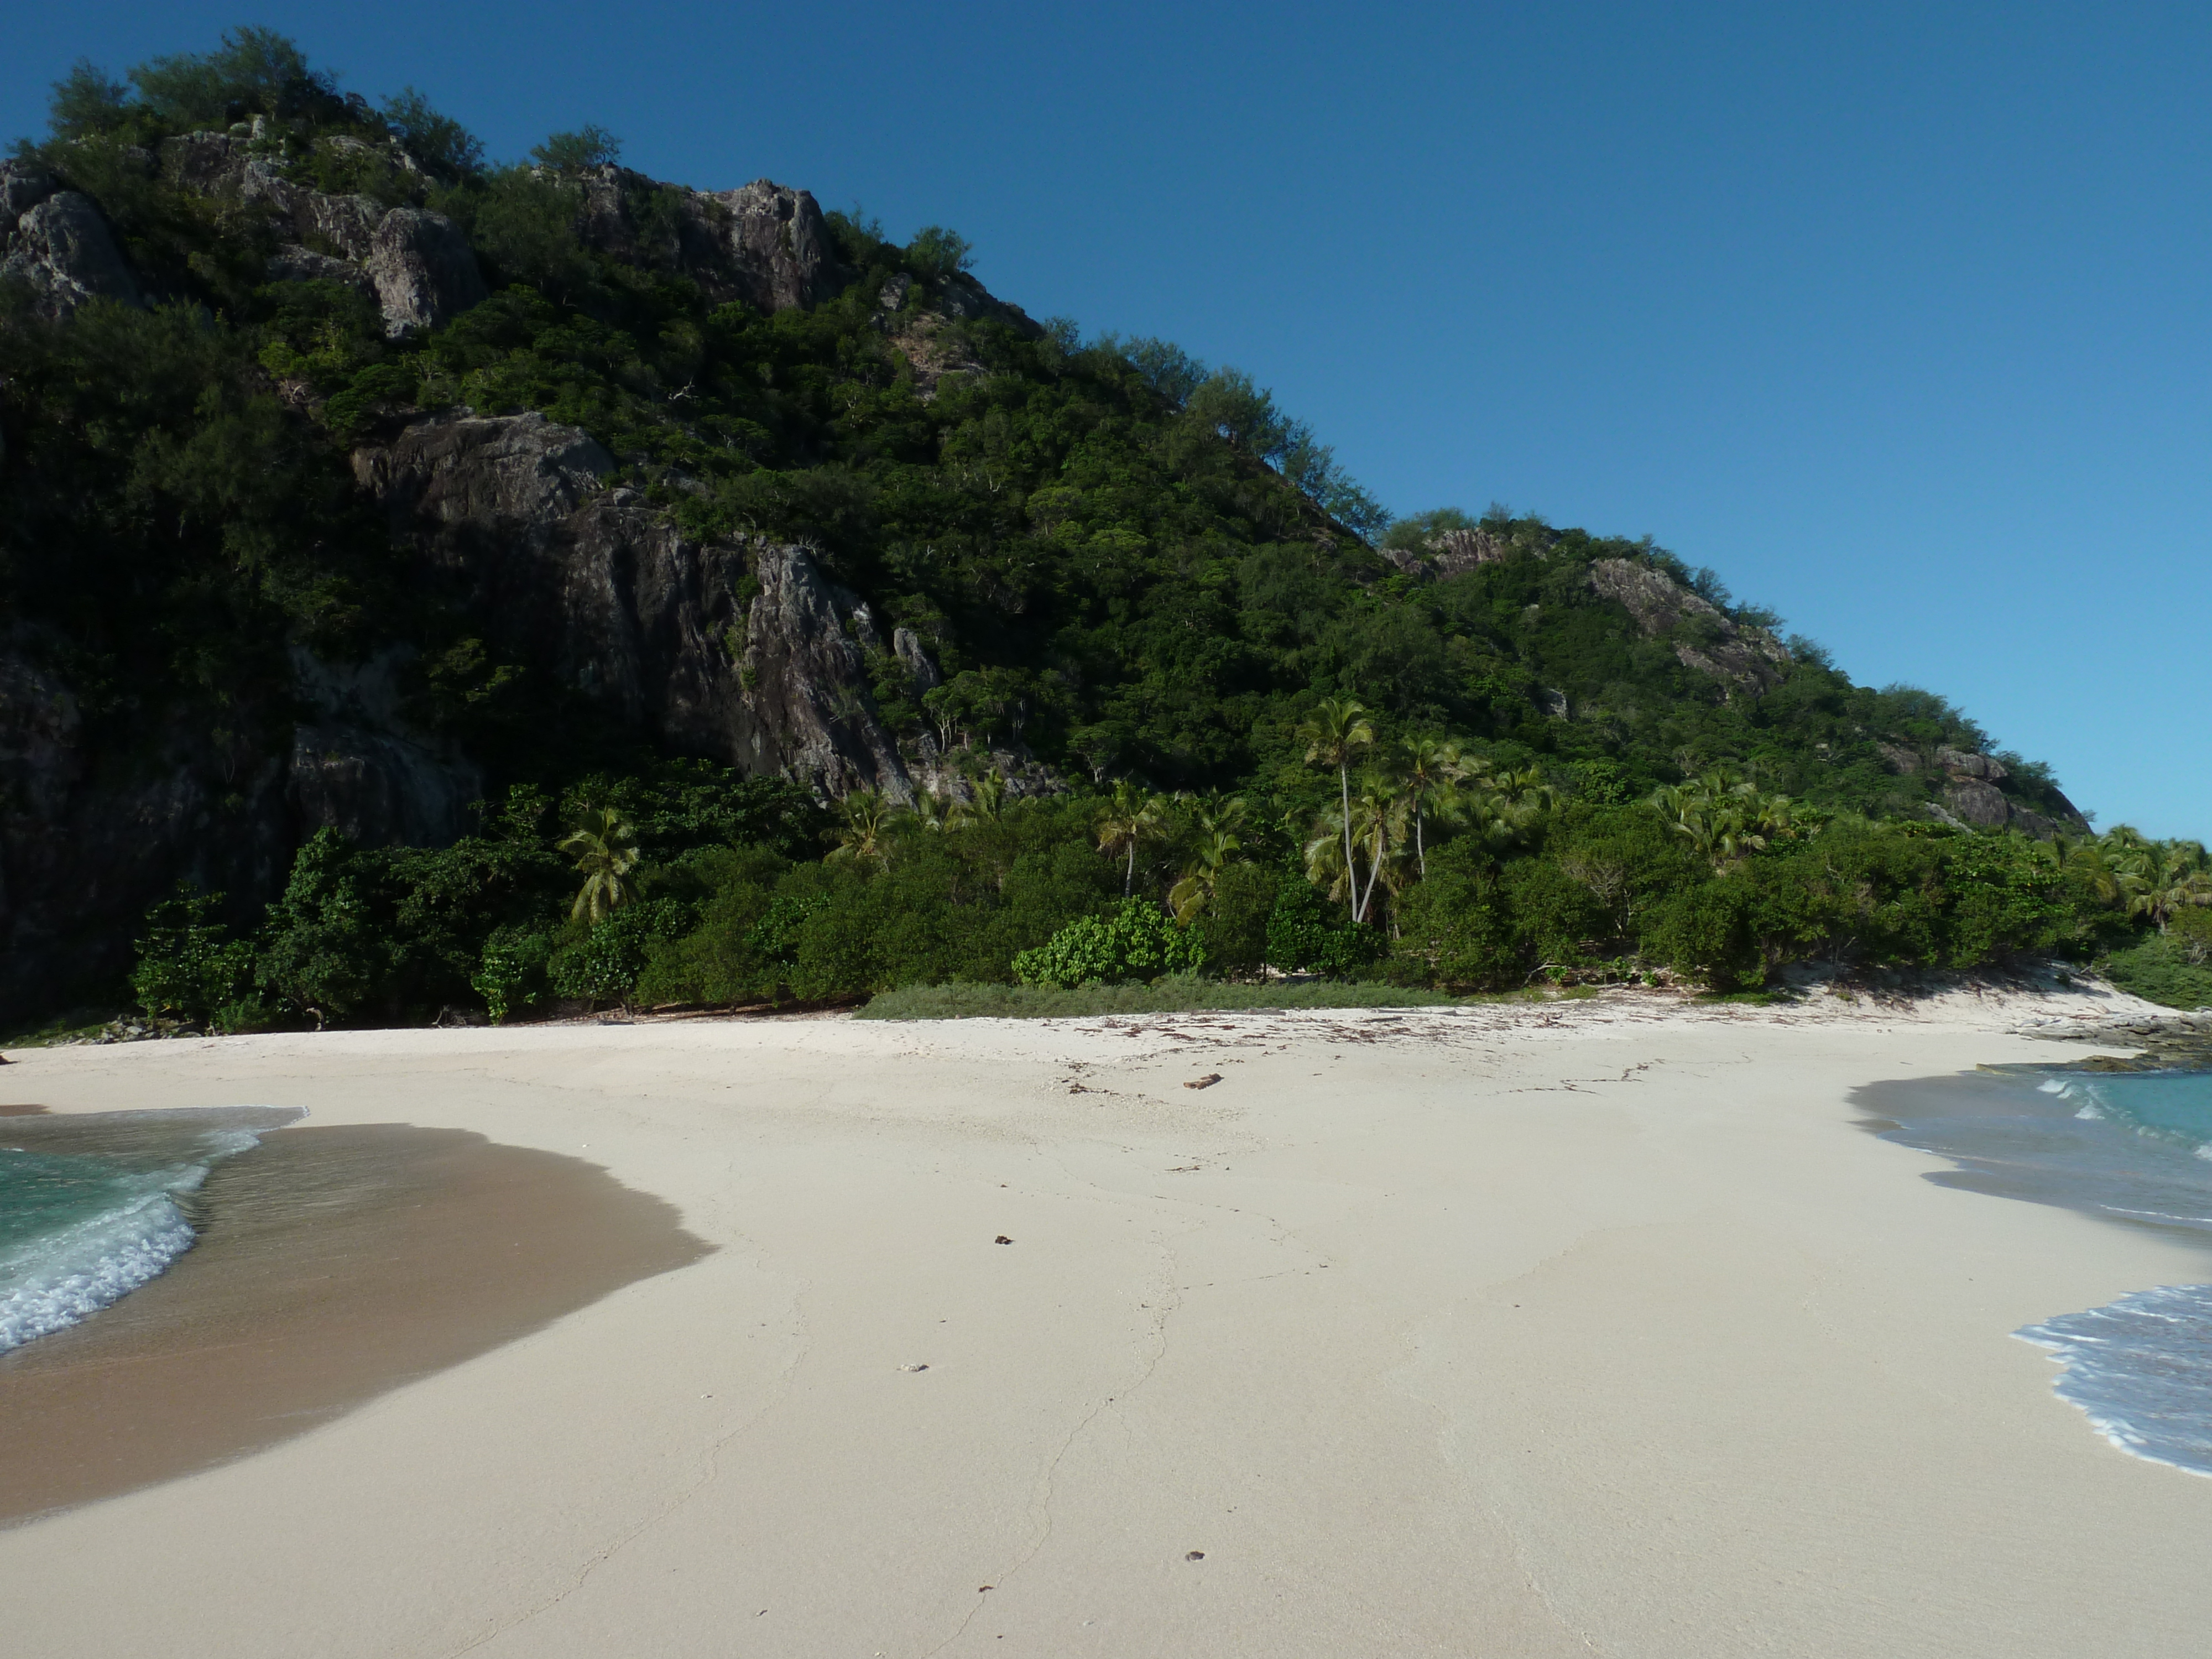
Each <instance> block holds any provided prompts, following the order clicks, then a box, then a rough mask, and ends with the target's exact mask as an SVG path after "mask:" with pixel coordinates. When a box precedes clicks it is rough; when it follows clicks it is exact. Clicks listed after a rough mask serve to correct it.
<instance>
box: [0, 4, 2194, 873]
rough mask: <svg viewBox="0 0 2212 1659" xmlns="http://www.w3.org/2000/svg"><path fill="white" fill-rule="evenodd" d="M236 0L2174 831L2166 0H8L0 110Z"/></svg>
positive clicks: (2190, 734)
mask: <svg viewBox="0 0 2212 1659" xmlns="http://www.w3.org/2000/svg"><path fill="white" fill-rule="evenodd" d="M425 18H435V27H423V26H422V23H421V21H420V20H422V19H425ZM393 20H398V21H399V22H400V23H401V24H402V25H403V27H391V24H392V21H393ZM240 21H258V22H265V23H268V24H270V25H272V26H274V27H278V28H280V29H283V30H284V31H285V32H287V33H290V34H292V35H294V36H295V38H296V39H298V40H300V41H301V44H302V45H303V46H305V47H306V48H307V51H308V52H309V53H310V55H311V56H312V57H313V58H314V59H315V60H316V61H317V62H319V63H320V64H325V65H328V66H331V67H333V68H336V69H337V70H339V71H340V72H341V74H342V75H343V77H344V82H345V84H346V85H347V86H348V87H349V88H353V89H356V90H359V91H362V92H365V93H368V94H371V95H372V96H377V95H381V94H385V93H387V92H390V91H392V90H394V89H396V88H398V87H399V86H400V85H401V84H403V83H406V82H412V83H414V84H416V85H418V86H420V87H421V88H423V90H425V91H426V92H428V94H430V95H431V97H432V99H433V100H434V101H435V102H436V103H437V104H438V105H439V106H441V107H442V108H444V109H446V110H447V112H450V113H452V114H453V115H455V116H457V117H459V118H460V119H462V120H463V121H465V122H466V123H467V124H468V125H470V126H471V128H473V129H474V130H475V131H477V132H478V133H479V134H481V135H482V136H483V138H484V139H485V141H486V143H488V145H489V148H490V149H491V151H492V153H493V154H494V155H495V156H513V155H519V154H520V153H521V152H522V151H523V150H524V149H526V148H527V147H528V146H529V145H530V144H531V143H533V142H535V141H536V140H537V139H538V138H539V137H543V136H544V134H545V133H546V132H548V131H553V130H556V129H562V128H572V127H574V126H578V125H582V124H583V123H585V122H586V121H596V122H598V123H599V124H600V125H604V126H606V127H609V128H611V129H612V130H613V131H615V132H616V133H617V134H619V135H620V136H621V137H622V138H623V141H624V146H625V149H624V159H625V160H626V161H628V162H629V163H630V164H631V165H633V166H635V167H641V168H642V169H643V170H645V171H646V172H648V173H653V174H656V175H658V176H661V177H665V178H671V179H678V180H681V181H684V182H686V183H690V184H694V185H702V186H709V187H716V188H719V187H722V186H726V185H732V184H736V183H740V182H743V181H744V180H745V179H753V178H758V177H769V178H773V179H777V180H779V181H781V182H783V183H787V184H791V185H799V186H801V187H803V188H806V189H810V190H811V191H814V192H815V194H816V195H817V197H820V198H821V200H822V202H823V204H824V205H825V206H838V205H843V204H850V203H852V202H855V201H858V202H860V203H862V204H866V207H867V208H868V209H869V210H871V211H872V212H875V213H877V214H878V215H880V216H882V218H883V219H884V222H885V223H886V226H887V228H889V229H890V231H892V232H893V233H894V234H898V235H905V234H909V233H911V232H912V231H913V230H914V229H915V228H918V227H920V226H921V225H923V224H926V223H930V222H940V223H944V224H946V225H950V226H951V227H953V228H956V229H957V230H959V231H960V232H961V233H962V234H964V235H966V236H967V237H969V239H970V240H972V241H973V242H974V243H975V245H976V247H977V250H978V263H977V273H978V275H980V276H981V277H982V278H983V279H984V281H985V282H987V283H988V284H989V285H990V286H991V288H992V289H994V291H996V292H998V293H1000V294H1001V295H1005V296H1006V297H1007V298H1009V299H1012V300H1014V301H1017V302H1018V303H1020V304H1021V305H1023V306H1024V307H1027V308H1028V309H1029V310H1030V313H1032V314H1034V315H1036V316H1040V317H1042V316H1046V315H1050V314H1054V313H1064V314H1066V315H1069V316H1072V317H1074V318H1076V319H1078V320H1079V321H1080V322H1081V323H1082V324H1083V325H1084V326H1085V328H1086V329H1087V330H1090V331H1101V330H1107V329H1112V330H1116V331H1121V332H1123V333H1142V334H1159V335H1164V336H1165V337H1169V338H1170V339H1174V340H1176V341H1177V342H1179V343H1182V345H1184V346H1185V347H1186V348H1188V349H1190V350H1191V351H1193V352H1194V353H1196V354H1198V355H1199V356H1203V357H1206V358H1207V359H1208V360H1210V361H1213V362H1230V363H1234V364H1236V365H1237V366H1239V367H1241V368H1245V369H1248V370H1249V371H1250V372H1251V373H1252V374H1254V375H1255V377H1256V378H1257V379H1258V380H1260V381H1261V384H1262V385H1265V386H1272V387H1273V390H1274V392H1275V394H1276V397H1277V400H1278V401H1279V403H1280V404H1282V405H1283V406H1284V407H1285V408H1286V409H1287V410H1290V411H1291V412H1292V413H1293V414H1297V415H1300V416H1304V417H1305V418H1307V419H1309V420H1310V421H1311V422H1313V423H1314V425H1315V426H1316V428H1319V429H1320V431H1321V432H1322V435H1323V436H1324V437H1325V438H1327V439H1328V440H1329V441H1332V442H1334V444H1335V446H1336V447H1337V450H1338V453H1339V455H1340V459H1342V460H1343V461H1344V462H1345V463H1346V465H1347V466H1348V467H1349V468H1350V470H1351V471H1352V473H1353V474H1354V475H1355V476H1356V477H1358V478H1360V479H1361V480H1362V481H1363V482H1364V483H1366V484H1367V485H1368V487H1369V488H1370V489H1372V490H1373V491H1374V492H1375V493H1376V495H1378V496H1379V497H1381V498H1382V500H1383V501H1385V502H1386V503H1387V504H1388V505H1389V506H1390V507H1392V508H1393V509H1394V510H1396V511H1398V512H1401V513H1407V512H1417V511H1420V510H1422V509H1424V508H1426V507H1435V506H1439V505H1443V504H1455V505H1459V506H1463V507H1468V508H1470V509H1476V510H1479V509H1480V508H1481V507H1484V506H1486V505H1487V504H1488V503H1490V502H1491V501H1504V502H1506V503H1508V504H1510V506H1512V507H1516V508H1518V509H1522V510H1526V511H1533V512H1537V513H1542V514H1543V515H1545V516H1546V517H1547V519H1549V520H1551V521H1552V522H1553V523H1554V524H1559V525H1580V526H1585V527H1587V528H1589V529H1590V530H1592V531H1595V532H1609V533H1620V534H1626V535H1631V536H1638V535H1644V534H1646V533H1648V534H1650V535H1651V536H1653V537H1655V538H1656V539H1657V540H1658V541H1659V542H1660V543H1662V544H1663V545H1665V546H1668V547H1669V548H1672V549H1673V550H1675V551H1676V552H1677V553H1679V554H1680V555H1681V556H1683V557H1685V558H1686V559H1687V560H1689V561H1690V562H1692V563H1695V564H1708V565H1711V566H1713V567H1714V568H1717V570H1718V571H1720V573H1721V574H1722V575H1723V577H1724V578H1725V580H1727V581H1728V582H1729V586H1731V587H1732V588H1733V589H1734V590H1735V592H1736V594H1737V595H1738V597H1739V598H1741V599H1747V600H1752V601H1756V602H1758V603H1760V604H1764V605H1771V606H1772V607H1773V608H1774V609H1776V610H1778V611H1780V612H1782V613H1783V615H1784V617H1787V618H1788V619H1789V626H1790V628H1791V629H1795V630H1798V631H1802V632H1803V633H1805V634H1807V635H1811V636H1812V637H1814V638H1815V639H1817V640H1820V641H1822V642H1823V643H1824V644H1826V646H1828V647H1830V648H1831V649H1832V651H1833V652H1834V653H1835V655H1836V657H1837V659H1838V662H1839V664H1840V665H1842V666H1843V667H1844V668H1845V669H1846V670H1848V671H1850V673H1851V674H1852V675H1853V676H1854V678H1857V679H1859V680H1862V681H1864V682H1869V683H1872V684H1884V683H1887V682H1888V681H1891V680H1905V681H1909V682H1911V683H1914V684H1922V685H1926V686H1929V687H1930V688H1932V689H1934V690H1938V691H1941V692H1942V693H1944V694H1945V695H1946V696H1950V697H1952V698H1954V700H1956V701H1958V702H1961V703H1962V704H1964V705H1965V706H1966V708H1967V709H1968V711H1969V712H1970V713H1972V714H1974V715H1975V716H1976V717H1977V718H1978V719H1979V720H1981V722H1982V723H1983V725H1984V726H1987V727H1988V728H1989V729H1990V732H1992V733H1993V734H1994V735H1995V736H1996V738H1997V739H1998V741H1999V742H2000V743H2001V744H2007V745H2009V746H2012V747H2015V748H2018V749H2020V750H2023V751H2025V752H2027V753H2028V754H2030V755H2033V756H2039V757H2043V758H2045V759H2047V760H2049V761H2051V763H2053V765H2054V766H2055V767H2056V768H2057V772H2058V775H2059V777H2060V779H2061V781H2062V782H2063V784H2064V785H2065V787H2067V789H2068V790H2069V793H2071V794H2072V795H2073V797H2074V799H2075V800H2076V801H2077V802H2078V803H2080V804H2081V805H2083V806H2085V807H2087V808H2090V809H2093V811H2096V813H2097V814H2098V817H2099V821H2100V823H2103V824H2106V825H2110V824H2113V823H2122V822H2132V823H2136V824H2138V825H2139V826H2141V827H2142V829H2145V830H2147V831H2149V832H2150V833H2153V834H2155V835H2166V836H2173V835H2190V836H2212V764H2208V761H2209V760H2212V755H2208V742H2207V738H2206V720H2205V716H2206V714H2207V712H2208V710H2212V650H2208V649H2207V648H2206V647H2207V641H2208V631H2209V630H2212V604H2209V603H2208V601H2212V562H2208V559H2207V557H2206V554H2207V539H2208V535H2212V472H2208V469H2207V466H2206V458H2207V455H2208V453H2212V451H2208V444H2207V437H2208V431H2207V428H2208V425H2212V405H2208V399H2207V390H2208V387H2212V373H2208V371H2212V326H2208V325H2212V315H2208V313H2212V282H2208V276H2212V258H2209V257H2208V256H2212V223H2208V217H2207V184H2208V166H2207V162H2208V149H2212V100H2207V98H2206V97H2205V95H2204V88H2206V86H2207V85H2208V84H2212V82H2208V76H2207V70H2208V69H2212V9H2206V8H2203V7H2202V6H2197V7H2185V6H2179V5H2172V6H2154V5H2126V4H2112V5H2106V6H2101V7H2097V8H2088V7H2064V8H2062V7H2058V6H2045V5H2035V4H2017V3H2016V4H2013V5H2009V6H2005V7H1990V6H1984V7H1978V8H1972V9H1967V8H1949V7H1942V6H1931V5H1925V4H1922V5H1913V6H1889V5H1883V4H1859V5H1855V6H1850V7H1841V6H1838V7H1833V8H1812V7H1787V8H1784V7H1774V6H1771V5H1759V6H1752V5H1744V6H1719V5H1711V6H1693V5H1674V6H1629V5H1587V6H1575V5H1565V4H1563V5H1553V6H1546V7H1541V8H1537V7H1519V8H1504V7H1486V6H1480V5H1464V4H1463V5H1455V6H1435V7H1431V6H1424V5H1405V6H1399V7H1395V8H1387V9H1378V8H1374V7H1371V6H1352V5H1285V4H1275V5H1270V6H1265V7H1261V6H1253V5H1241V4H1217V5H1213V6H1210V7H1196V6H1189V5H1177V6H1164V5H1151V4H1129V5H1089V6H1066V7H1060V8H1045V7H1036V6H1034V5H1029V6H1014V5H974V6H957V5H955V6H937V7H921V6H914V5H910V4H908V5H898V6H891V5H883V4H878V3H875V0H847V3H844V4H842V5H839V6H836V7H834V8H817V7H807V8H794V7H790V6H775V7H769V6H722V7H711V8H710V7H703V6H680V5H651V4H642V5H641V4H632V5H629V6H627V7H623V8H609V7H606V6H604V5H592V6H589V7H586V6H583V5H579V4H574V3H571V0H532V3H529V4H526V5H525V4H517V3H509V0H479V3H477V4H474V5H472V6H470V7H467V8H461V7H451V8H443V9H436V10H435V11H428V12H399V13H395V12H392V11H391V10H389V9H374V8H364V7H360V6H357V5H349V6H344V7H339V6H333V5H292V6H276V7H268V6H264V7H263V8H261V9H259V10H258V12H240V11H239V10H236V9H233V8H231V7H228V6H206V5H203V4H200V3H197V0H167V3H164V4H161V5H160V6H154V5H150V4H143V3H142V4H136V5H127V4H116V3H108V0H78V3H77V4H76V5H74V6H71V7H67V8H63V7H46V8H39V9H33V10H31V11H28V12H27V13H26V14H24V15H20V16H18V17H17V18H16V19H15V21H13V22H12V23H11V24H10V27H9V44H10V49H9V52H8V53H7V54H6V57H5V61H4V63H0V130H4V131H6V132H9V133H18V132H30V131H36V130H38V129H39V128H40V125H42V122H43V115H44V107H45V95H46V82H49V81H51V80H52V79H53V78H54V77H55V76H58V75H59V74H61V73H62V72H63V71H64V70H65V69H66V67H67V65H68V64H69V63H70V61H71V60H72V59H73V58H76V57H77V56H79V55H88V56H90V57H91V58H93V59H94V61H95V62H98V63H100V64H103V65H106V67H108V68H110V69H111V70H121V69H122V68H124V67H125V66H126V65H127V64H131V63H132V62H135V61H137V60H139V59H141V58H145V57H148V56H151V55H154V54H156V53H161V52H177V51H193V50H200V49H204V48H205V47H206V46H209V45H211V44H212V43H213V41H214V40H215V38H216V34H217V33H219V32H220V30H221V29H222V27H225V26H226V25H228V24H231V23H235V22H240Z"/></svg>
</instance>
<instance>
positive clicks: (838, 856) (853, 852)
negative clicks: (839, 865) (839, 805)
mask: <svg viewBox="0 0 2212 1659" xmlns="http://www.w3.org/2000/svg"><path fill="white" fill-rule="evenodd" d="M844 813H845V822H844V823H842V824H840V825H839V826H838V828H837V844H836V846H835V847H833V848H830V850H829V860H830V861H833V862H843V861H848V860H849V861H850V862H853V863H855V864H881V863H883V862H884V860H886V859H887V858H888V857H889V856H890V848H889V846H888V845H887V844H886V842H885V841H884V829H885V826H886V825H887V824H888V823H889V822H890V816H891V804H890V802H889V801H887V800H885V799H884V796H883V792H882V791H880V790H877V789H855V790H854V792H853V793H851V794H849V795H848V796H846V797H845V801H844Z"/></svg>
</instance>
